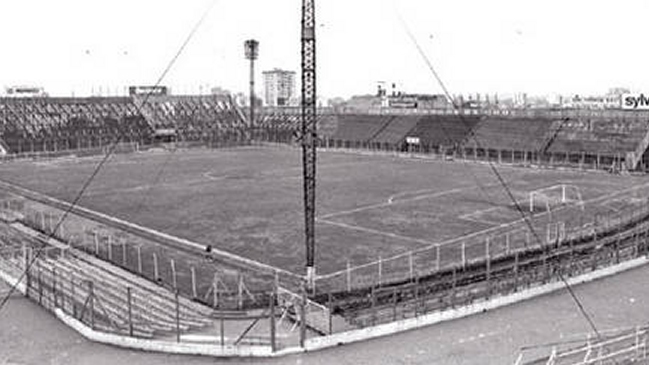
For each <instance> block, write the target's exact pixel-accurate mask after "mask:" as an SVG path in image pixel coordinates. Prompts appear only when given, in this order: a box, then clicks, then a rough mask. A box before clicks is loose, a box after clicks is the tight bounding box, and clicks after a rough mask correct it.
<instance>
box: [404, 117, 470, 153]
mask: <svg viewBox="0 0 649 365" xmlns="http://www.w3.org/2000/svg"><path fill="white" fill-rule="evenodd" d="M478 121H479V118H478V117H474V116H463V117H459V116H447V115H427V116H423V117H421V118H420V119H419V120H418V121H417V125H416V126H415V128H413V130H411V131H410V132H409V133H408V137H417V138H419V141H420V143H421V144H422V145H424V146H429V147H439V146H451V147H452V146H457V145H459V144H460V143H461V142H462V141H463V140H464V139H465V138H466V136H467V135H468V134H469V133H470V132H471V130H472V129H473V128H474V126H475V125H476V124H477V123H478Z"/></svg>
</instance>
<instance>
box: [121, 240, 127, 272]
mask: <svg viewBox="0 0 649 365" xmlns="http://www.w3.org/2000/svg"><path fill="white" fill-rule="evenodd" d="M122 266H124V267H126V240H123V241H122Z"/></svg>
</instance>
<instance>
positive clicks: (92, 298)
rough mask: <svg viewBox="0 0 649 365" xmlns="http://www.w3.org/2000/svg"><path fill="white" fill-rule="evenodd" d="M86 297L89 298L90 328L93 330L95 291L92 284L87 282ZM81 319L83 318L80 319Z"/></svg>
mask: <svg viewBox="0 0 649 365" xmlns="http://www.w3.org/2000/svg"><path fill="white" fill-rule="evenodd" d="M88 295H89V296H90V303H89V304H90V328H92V329H93V330H94V329H95V289H94V283H93V282H92V281H88ZM82 319H83V318H82Z"/></svg>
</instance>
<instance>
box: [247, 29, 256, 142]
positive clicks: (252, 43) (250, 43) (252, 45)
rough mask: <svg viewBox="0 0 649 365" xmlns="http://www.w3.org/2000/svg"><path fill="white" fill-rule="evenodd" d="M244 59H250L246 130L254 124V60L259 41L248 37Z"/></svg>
mask: <svg viewBox="0 0 649 365" xmlns="http://www.w3.org/2000/svg"><path fill="white" fill-rule="evenodd" d="M244 48H245V51H246V59H247V60H250V119H249V120H248V130H251V129H252V128H253V127H254V124H255V60H256V59H257V57H258V56H259V42H258V41H257V40H255V39H248V40H247V41H245V42H244Z"/></svg>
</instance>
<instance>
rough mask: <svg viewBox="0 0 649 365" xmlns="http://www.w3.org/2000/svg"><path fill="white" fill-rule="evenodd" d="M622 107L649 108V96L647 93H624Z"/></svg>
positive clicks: (627, 108) (629, 108)
mask: <svg viewBox="0 0 649 365" xmlns="http://www.w3.org/2000/svg"><path fill="white" fill-rule="evenodd" d="M622 109H624V110H649V96H645V94H624V95H622Z"/></svg>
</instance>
